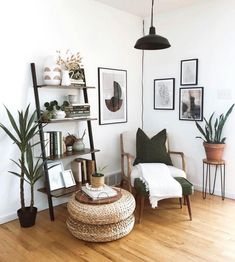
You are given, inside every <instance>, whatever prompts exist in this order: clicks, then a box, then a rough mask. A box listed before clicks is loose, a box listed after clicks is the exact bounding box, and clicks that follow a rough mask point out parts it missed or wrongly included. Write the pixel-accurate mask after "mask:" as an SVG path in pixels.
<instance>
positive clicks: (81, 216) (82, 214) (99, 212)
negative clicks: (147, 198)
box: [67, 190, 135, 225]
mask: <svg viewBox="0 0 235 262" xmlns="http://www.w3.org/2000/svg"><path fill="white" fill-rule="evenodd" d="M121 192H122V197H121V198H120V199H119V200H118V201H116V202H114V203H110V204H101V205H89V204H83V203H80V202H78V201H77V200H76V199H75V194H73V196H72V197H71V199H70V200H69V202H68V205H67V208H68V212H69V216H70V217H71V218H73V219H74V220H76V221H79V222H82V223H85V224H93V225H106V224H113V223H118V222H119V221H122V220H125V219H126V218H128V217H130V216H131V215H132V214H133V212H134V210H135V199H134V197H133V196H132V194H130V193H129V192H128V191H126V190H122V191H121Z"/></svg>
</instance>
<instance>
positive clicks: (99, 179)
mask: <svg viewBox="0 0 235 262" xmlns="http://www.w3.org/2000/svg"><path fill="white" fill-rule="evenodd" d="M106 167H107V166H104V167H99V168H98V169H97V172H95V173H94V174H92V176H91V186H92V187H103V186H104V173H103V171H104V169H105V168H106Z"/></svg>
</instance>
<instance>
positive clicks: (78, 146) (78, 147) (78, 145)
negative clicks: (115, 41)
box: [73, 130, 86, 152]
mask: <svg viewBox="0 0 235 262" xmlns="http://www.w3.org/2000/svg"><path fill="white" fill-rule="evenodd" d="M85 134H86V130H84V132H83V135H82V137H81V138H76V141H75V142H74V143H73V151H75V152H78V151H83V150H84V149H85V144H84V142H83V138H84V136H85Z"/></svg>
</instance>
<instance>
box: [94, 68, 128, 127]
mask: <svg viewBox="0 0 235 262" xmlns="http://www.w3.org/2000/svg"><path fill="white" fill-rule="evenodd" d="M98 78H99V124H100V125H106V124H115V123H125V122H127V71H126V70H120V69H111V68H103V67H99V68H98Z"/></svg>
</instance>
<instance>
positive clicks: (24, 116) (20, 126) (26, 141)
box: [0, 105, 41, 227]
mask: <svg viewBox="0 0 235 262" xmlns="http://www.w3.org/2000/svg"><path fill="white" fill-rule="evenodd" d="M29 107H30V106H29V105H28V106H27V108H26V110H25V112H24V111H23V110H22V111H18V118H17V120H15V119H14V117H13V115H12V114H11V112H10V111H9V110H8V109H7V108H6V107H5V108H6V112H7V116H8V119H9V122H10V124H11V128H7V127H6V126H5V125H4V124H2V123H0V128H1V129H2V130H3V131H4V132H5V133H6V134H7V135H8V136H9V137H10V139H11V140H12V141H13V144H14V145H16V147H17V148H18V150H19V152H20V158H19V160H18V161H15V160H12V161H13V162H14V163H15V164H16V166H17V168H19V169H20V171H19V172H17V170H16V171H15V170H14V171H9V172H10V173H12V174H14V175H16V176H18V177H19V178H20V203H21V208H20V209H19V210H18V211H17V214H18V217H19V220H20V225H21V226H22V227H29V226H32V225H33V224H34V222H33V220H34V221H35V219H34V216H35V209H33V199H31V205H30V206H29V207H27V206H26V205H25V196H24V182H25V181H27V182H28V183H30V184H31V186H33V185H34V184H35V182H36V181H37V180H38V179H39V178H40V176H41V165H39V162H37V163H36V165H34V163H33V159H32V151H31V147H33V146H35V145H36V144H34V145H32V146H31V145H30V141H31V139H32V138H33V137H34V136H35V135H36V134H37V133H38V123H37V122H35V119H36V111H34V112H33V113H32V114H30V113H29ZM39 174H40V175H39ZM32 191H33V187H31V194H32ZM31 217H32V219H31Z"/></svg>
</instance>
